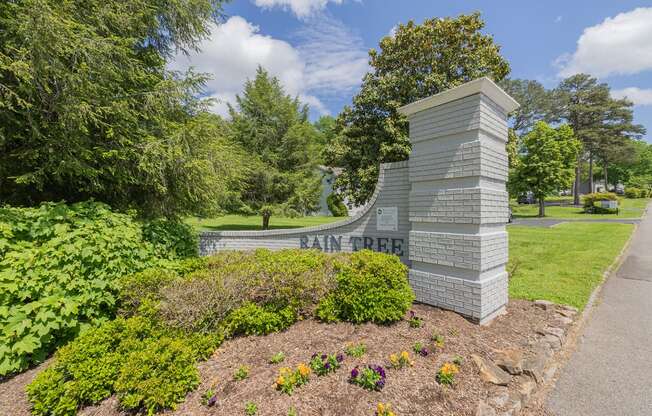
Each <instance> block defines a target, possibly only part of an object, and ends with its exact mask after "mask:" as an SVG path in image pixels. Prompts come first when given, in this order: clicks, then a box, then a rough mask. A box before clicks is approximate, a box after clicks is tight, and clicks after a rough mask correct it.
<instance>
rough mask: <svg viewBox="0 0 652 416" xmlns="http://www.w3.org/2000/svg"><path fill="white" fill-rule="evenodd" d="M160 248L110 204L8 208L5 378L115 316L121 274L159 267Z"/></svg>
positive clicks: (1, 278)
mask: <svg viewBox="0 0 652 416" xmlns="http://www.w3.org/2000/svg"><path fill="white" fill-rule="evenodd" d="M157 252H161V250H160V249H157V248H155V247H154V246H153V245H152V244H150V243H147V242H146V241H144V240H143V236H142V232H141V229H140V225H139V224H138V223H137V222H136V221H134V219H133V218H132V217H130V216H128V215H125V214H117V213H113V212H111V211H110V210H109V208H108V207H107V206H106V205H104V204H100V203H94V202H83V203H77V204H72V205H65V204H62V203H59V204H54V203H47V204H43V205H41V206H40V207H39V208H9V207H7V208H2V209H0V254H2V256H1V257H0V375H6V374H10V373H12V372H15V371H20V370H23V369H25V368H26V367H27V366H28V365H29V364H30V363H35V362H40V361H42V360H43V359H44V358H45V357H46V355H47V354H48V353H49V352H51V351H52V350H53V349H54V348H55V347H56V346H57V345H60V344H62V343H64V342H66V341H67V340H69V339H71V338H72V337H74V336H75V335H76V334H77V333H78V332H79V331H80V330H81V329H82V328H84V327H85V326H87V325H89V324H92V323H96V322H98V321H101V320H104V319H106V318H109V317H111V316H112V314H113V313H114V312H115V309H116V294H117V292H118V278H119V277H121V276H122V275H125V274H129V273H133V272H134V271H138V270H142V269H144V268H146V267H148V266H151V265H155V264H157V263H158V262H159V261H160V260H159V259H157V258H156V253H157Z"/></svg>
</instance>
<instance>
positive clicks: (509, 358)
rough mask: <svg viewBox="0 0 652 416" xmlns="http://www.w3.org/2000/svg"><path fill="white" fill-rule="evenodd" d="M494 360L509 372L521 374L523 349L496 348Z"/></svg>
mask: <svg viewBox="0 0 652 416" xmlns="http://www.w3.org/2000/svg"><path fill="white" fill-rule="evenodd" d="M494 362H495V363H496V365H497V366H498V367H500V368H502V369H503V370H505V371H507V372H508V373H509V374H513V375H518V374H521V373H522V372H523V351H521V350H518V349H508V350H498V351H496V354H495V356H494Z"/></svg>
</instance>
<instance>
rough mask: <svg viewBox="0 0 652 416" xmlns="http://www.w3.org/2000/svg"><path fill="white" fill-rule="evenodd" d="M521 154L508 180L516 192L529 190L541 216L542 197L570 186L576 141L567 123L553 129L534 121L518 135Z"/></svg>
mask: <svg viewBox="0 0 652 416" xmlns="http://www.w3.org/2000/svg"><path fill="white" fill-rule="evenodd" d="M522 147H523V154H522V155H520V157H519V159H520V162H519V164H518V165H517V166H516V167H515V168H514V169H513V171H512V172H510V173H511V177H510V182H511V183H512V184H514V185H515V186H517V187H518V188H519V190H520V191H522V192H525V191H531V192H532V193H533V194H534V196H535V198H536V199H537V200H538V201H539V216H544V215H545V211H544V210H545V197H546V196H547V195H550V194H551V193H553V192H555V191H557V190H559V189H565V188H566V187H568V186H570V184H571V181H572V177H573V171H572V169H573V166H574V163H575V159H576V157H577V154H578V152H579V150H580V143H579V141H578V140H577V139H575V137H574V136H573V131H572V129H571V128H570V127H569V126H568V125H562V126H560V127H558V128H556V129H554V128H552V127H550V126H548V125H547V124H546V123H544V122H538V123H537V124H536V125H535V127H534V129H533V130H532V131H531V132H529V133H528V134H526V135H525V136H523V138H522Z"/></svg>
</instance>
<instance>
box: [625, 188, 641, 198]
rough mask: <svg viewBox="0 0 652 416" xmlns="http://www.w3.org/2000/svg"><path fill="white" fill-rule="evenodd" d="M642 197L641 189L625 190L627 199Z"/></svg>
mask: <svg viewBox="0 0 652 416" xmlns="http://www.w3.org/2000/svg"><path fill="white" fill-rule="evenodd" d="M640 195H641V189H639V188H634V187H629V186H628V187H627V188H625V198H630V199H634V198H640Z"/></svg>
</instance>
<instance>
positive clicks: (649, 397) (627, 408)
mask: <svg viewBox="0 0 652 416" xmlns="http://www.w3.org/2000/svg"><path fill="white" fill-rule="evenodd" d="M651 208H652V204H651V205H648V210H650V209H651ZM605 238H609V236H605ZM625 256H626V257H625V260H624V262H623V263H622V265H621V266H620V268H619V269H618V271H617V272H616V273H615V275H613V276H611V278H610V279H609V280H607V282H606V283H605V285H604V287H603V289H602V292H601V294H600V296H599V297H598V299H597V301H596V307H595V310H594V311H593V313H592V315H591V316H590V317H589V321H588V322H587V324H586V327H585V328H584V330H583V335H582V338H581V339H580V340H579V341H578V346H577V350H576V351H575V352H574V353H573V354H572V356H571V358H570V360H569V361H568V363H567V364H566V366H565V367H564V368H563V369H562V370H561V374H560V377H559V380H558V381H557V384H556V386H555V389H554V390H553V391H552V392H551V394H550V397H549V398H548V403H547V407H548V409H549V410H550V411H551V412H553V413H554V414H556V415H559V416H577V415H582V416H583V415H586V416H589V415H591V416H593V415H602V416H610V415H614V416H625V415H626V416H637V415H651V414H652V212H650V214H649V215H647V216H646V217H645V218H644V219H643V220H642V221H641V223H640V225H639V227H638V230H637V231H636V234H635V235H634V237H633V239H632V242H631V245H630V247H629V250H628V251H627V253H626V254H625ZM577 267H583V266H582V265H580V264H578V265H577Z"/></svg>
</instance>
